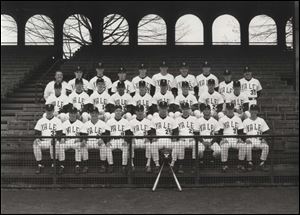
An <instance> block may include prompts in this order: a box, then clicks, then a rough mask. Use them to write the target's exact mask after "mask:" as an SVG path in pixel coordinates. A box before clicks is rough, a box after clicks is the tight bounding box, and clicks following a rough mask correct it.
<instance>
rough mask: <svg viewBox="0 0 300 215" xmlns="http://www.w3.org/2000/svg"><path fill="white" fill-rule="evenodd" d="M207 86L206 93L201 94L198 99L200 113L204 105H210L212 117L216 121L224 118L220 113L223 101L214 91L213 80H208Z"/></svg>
mask: <svg viewBox="0 0 300 215" xmlns="http://www.w3.org/2000/svg"><path fill="white" fill-rule="evenodd" d="M207 85H208V91H207V92H204V93H202V94H201V96H200V97H199V103H200V111H201V112H203V109H204V106H205V105H210V107H211V112H212V116H213V117H215V118H216V119H220V118H222V117H223V116H224V114H223V112H222V110H223V104H224V99H223V97H222V96H221V94H220V93H218V92H217V91H215V80H214V79H209V80H208V81H207Z"/></svg>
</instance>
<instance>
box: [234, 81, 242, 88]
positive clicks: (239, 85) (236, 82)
mask: <svg viewBox="0 0 300 215" xmlns="http://www.w3.org/2000/svg"><path fill="white" fill-rule="evenodd" d="M232 86H233V87H241V82H240V81H233V84H232Z"/></svg>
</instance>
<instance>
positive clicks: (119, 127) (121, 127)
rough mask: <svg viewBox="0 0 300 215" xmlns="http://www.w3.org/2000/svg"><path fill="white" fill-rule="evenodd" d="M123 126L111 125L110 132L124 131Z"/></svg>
mask: <svg viewBox="0 0 300 215" xmlns="http://www.w3.org/2000/svg"><path fill="white" fill-rule="evenodd" d="M124 129H125V125H113V126H112V127H111V132H116V131H121V132H122V131H124Z"/></svg>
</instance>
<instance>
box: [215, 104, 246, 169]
mask: <svg viewBox="0 0 300 215" xmlns="http://www.w3.org/2000/svg"><path fill="white" fill-rule="evenodd" d="M233 109H234V105H233V104H232V103H227V104H226V115H225V116H224V117H222V118H221V119H220V120H219V124H220V132H219V133H220V135H243V134H244V133H243V129H244V126H243V122H242V120H241V118H239V117H238V116H236V115H234V112H233ZM220 146H221V162H222V171H223V172H226V171H227V169H228V165H227V160H228V150H229V149H230V148H234V149H238V151H239V155H238V157H239V164H238V166H237V168H238V170H241V171H245V170H246V169H245V166H244V160H245V157H246V144H245V143H243V141H242V140H241V138H223V139H222V140H221V142H220Z"/></svg>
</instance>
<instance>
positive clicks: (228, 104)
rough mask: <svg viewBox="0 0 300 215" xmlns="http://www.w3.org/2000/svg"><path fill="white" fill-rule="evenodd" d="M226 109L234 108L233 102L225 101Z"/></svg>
mask: <svg viewBox="0 0 300 215" xmlns="http://www.w3.org/2000/svg"><path fill="white" fill-rule="evenodd" d="M226 109H229V110H232V109H234V104H233V103H226Z"/></svg>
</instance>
